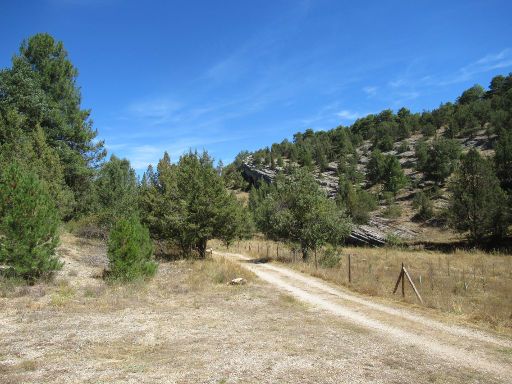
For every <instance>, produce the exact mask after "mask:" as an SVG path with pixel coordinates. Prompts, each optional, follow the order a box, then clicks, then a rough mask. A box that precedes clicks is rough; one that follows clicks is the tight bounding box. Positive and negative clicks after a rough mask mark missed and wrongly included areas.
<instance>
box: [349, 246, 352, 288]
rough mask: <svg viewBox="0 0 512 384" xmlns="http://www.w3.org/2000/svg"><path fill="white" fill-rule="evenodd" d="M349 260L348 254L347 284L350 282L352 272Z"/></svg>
mask: <svg viewBox="0 0 512 384" xmlns="http://www.w3.org/2000/svg"><path fill="white" fill-rule="evenodd" d="M351 268H352V267H351V260H350V253H349V254H348V282H349V283H351V282H352V271H351Z"/></svg>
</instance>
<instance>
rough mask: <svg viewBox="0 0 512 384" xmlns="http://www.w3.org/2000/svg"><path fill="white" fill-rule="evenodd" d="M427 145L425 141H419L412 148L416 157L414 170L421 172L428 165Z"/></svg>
mask: <svg viewBox="0 0 512 384" xmlns="http://www.w3.org/2000/svg"><path fill="white" fill-rule="evenodd" d="M428 148H429V146H428V144H427V142H426V141H425V140H421V141H419V142H418V143H417V144H416V147H415V148H414V151H415V156H416V169H417V170H418V171H422V170H424V169H425V167H426V166H427V163H428Z"/></svg>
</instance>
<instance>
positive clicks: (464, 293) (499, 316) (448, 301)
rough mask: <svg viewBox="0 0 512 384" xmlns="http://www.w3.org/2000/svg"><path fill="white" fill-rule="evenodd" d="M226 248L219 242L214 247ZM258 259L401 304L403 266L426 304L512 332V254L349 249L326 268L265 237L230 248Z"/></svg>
mask: <svg viewBox="0 0 512 384" xmlns="http://www.w3.org/2000/svg"><path fill="white" fill-rule="evenodd" d="M215 246H216V247H217V248H222V246H221V244H220V243H215ZM230 251H232V252H241V253H244V254H247V255H250V256H253V257H255V258H264V257H269V258H272V259H273V260H276V261H279V262H282V263H286V264H287V265H288V266H291V267H292V268H294V269H297V270H300V271H302V272H306V273H309V274H311V275H313V276H317V277H320V278H322V279H325V280H327V281H330V282H333V283H336V284H339V285H343V286H346V287H349V288H350V289H353V290H355V291H357V292H360V293H363V294H366V295H370V296H379V297H385V298H388V299H393V300H402V298H401V296H400V293H399V292H397V294H395V295H393V293H392V291H393V288H394V285H395V283H396V280H397V278H398V274H399V272H400V267H401V263H404V264H405V266H406V268H407V270H408V271H409V273H410V274H411V277H412V278H413V281H414V283H415V285H416V286H417V288H418V290H419V291H420V294H421V295H422V297H423V300H424V302H425V306H426V307H429V308H435V309H437V310H440V311H442V312H444V313H449V314H453V315H455V317H456V318H458V319H459V320H461V321H469V322H472V323H477V324H480V325H483V326H486V327H491V328H493V329H496V330H499V331H503V332H505V333H512V255H505V254H489V253H484V252H481V251H461V250H458V251H455V252H453V253H440V252H432V251H425V250H408V249H400V248H398V249H395V248H364V247H345V248H340V249H338V250H337V251H336V254H337V256H338V259H339V260H336V259H335V260H334V263H333V264H334V265H333V266H332V267H326V266H323V265H322V264H324V265H325V264H328V263H322V259H323V258H324V252H323V251H319V252H318V254H317V261H318V263H317V264H318V268H316V267H315V262H314V255H311V258H310V259H311V260H310V261H309V262H307V263H303V262H302V260H301V255H300V253H299V252H296V253H295V256H294V253H293V252H292V251H291V250H290V248H288V247H287V246H286V245H284V244H282V243H281V244H278V243H276V242H271V241H265V240H262V239H258V240H253V241H245V242H240V243H239V244H235V245H234V246H233V247H231V249H230ZM349 254H350V255H351V269H352V282H351V283H349V281H348V255H349ZM403 300H404V301H405V302H408V303H418V301H417V299H416V297H415V296H414V294H413V291H412V288H410V287H409V286H406V297H405V299H403Z"/></svg>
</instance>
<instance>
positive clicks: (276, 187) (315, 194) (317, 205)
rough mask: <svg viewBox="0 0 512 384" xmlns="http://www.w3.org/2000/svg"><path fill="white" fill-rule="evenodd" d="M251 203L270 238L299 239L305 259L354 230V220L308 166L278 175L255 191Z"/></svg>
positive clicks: (257, 221) (260, 227)
mask: <svg viewBox="0 0 512 384" xmlns="http://www.w3.org/2000/svg"><path fill="white" fill-rule="evenodd" d="M249 206H250V207H251V210H252V212H253V214H254V217H255V221H256V224H257V226H258V229H260V230H261V231H262V232H264V233H265V234H266V235H267V236H269V237H270V238H273V239H281V240H287V241H291V242H294V243H299V244H300V247H301V250H302V255H303V258H304V259H307V258H308V255H309V252H310V251H311V250H313V249H316V248H318V247H319V246H322V245H324V244H326V243H331V244H337V243H339V242H341V241H342V240H343V238H344V237H346V236H348V234H349V233H350V228H351V225H350V220H348V219H347V218H346V217H345V216H344V215H343V213H342V212H341V211H340V210H339V209H338V208H337V207H336V205H335V203H334V201H332V200H329V199H328V198H327V197H326V195H325V194H324V192H323V191H322V190H321V189H320V187H319V186H318V184H317V183H316V181H315V179H314V178H313V176H312V175H311V174H310V173H309V172H307V171H306V170H304V169H299V170H297V171H295V172H294V173H292V175H291V176H290V177H287V178H285V177H279V178H277V180H276V181H275V183H274V184H273V185H271V186H266V187H263V190H262V191H261V192H254V191H251V198H250V205H249Z"/></svg>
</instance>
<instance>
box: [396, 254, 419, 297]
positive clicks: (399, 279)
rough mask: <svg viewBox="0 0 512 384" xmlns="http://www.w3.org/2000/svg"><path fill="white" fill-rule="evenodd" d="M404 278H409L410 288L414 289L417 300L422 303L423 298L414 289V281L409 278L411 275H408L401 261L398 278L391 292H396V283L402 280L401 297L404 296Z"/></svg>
mask: <svg viewBox="0 0 512 384" xmlns="http://www.w3.org/2000/svg"><path fill="white" fill-rule="evenodd" d="M405 278H407V280H409V284H411V287H412V289H413V290H414V293H415V294H416V297H417V298H418V300H419V301H420V302H421V304H423V299H422V298H421V295H420V293H419V292H418V290H417V289H416V286H415V285H414V282H413V281H412V279H411V276H410V275H409V272H407V269H405V266H404V263H402V268H401V269H400V274H399V275H398V280H397V281H396V284H395V289H394V290H393V294H395V293H396V290H397V289H398V284H400V282H402V297H405Z"/></svg>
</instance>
